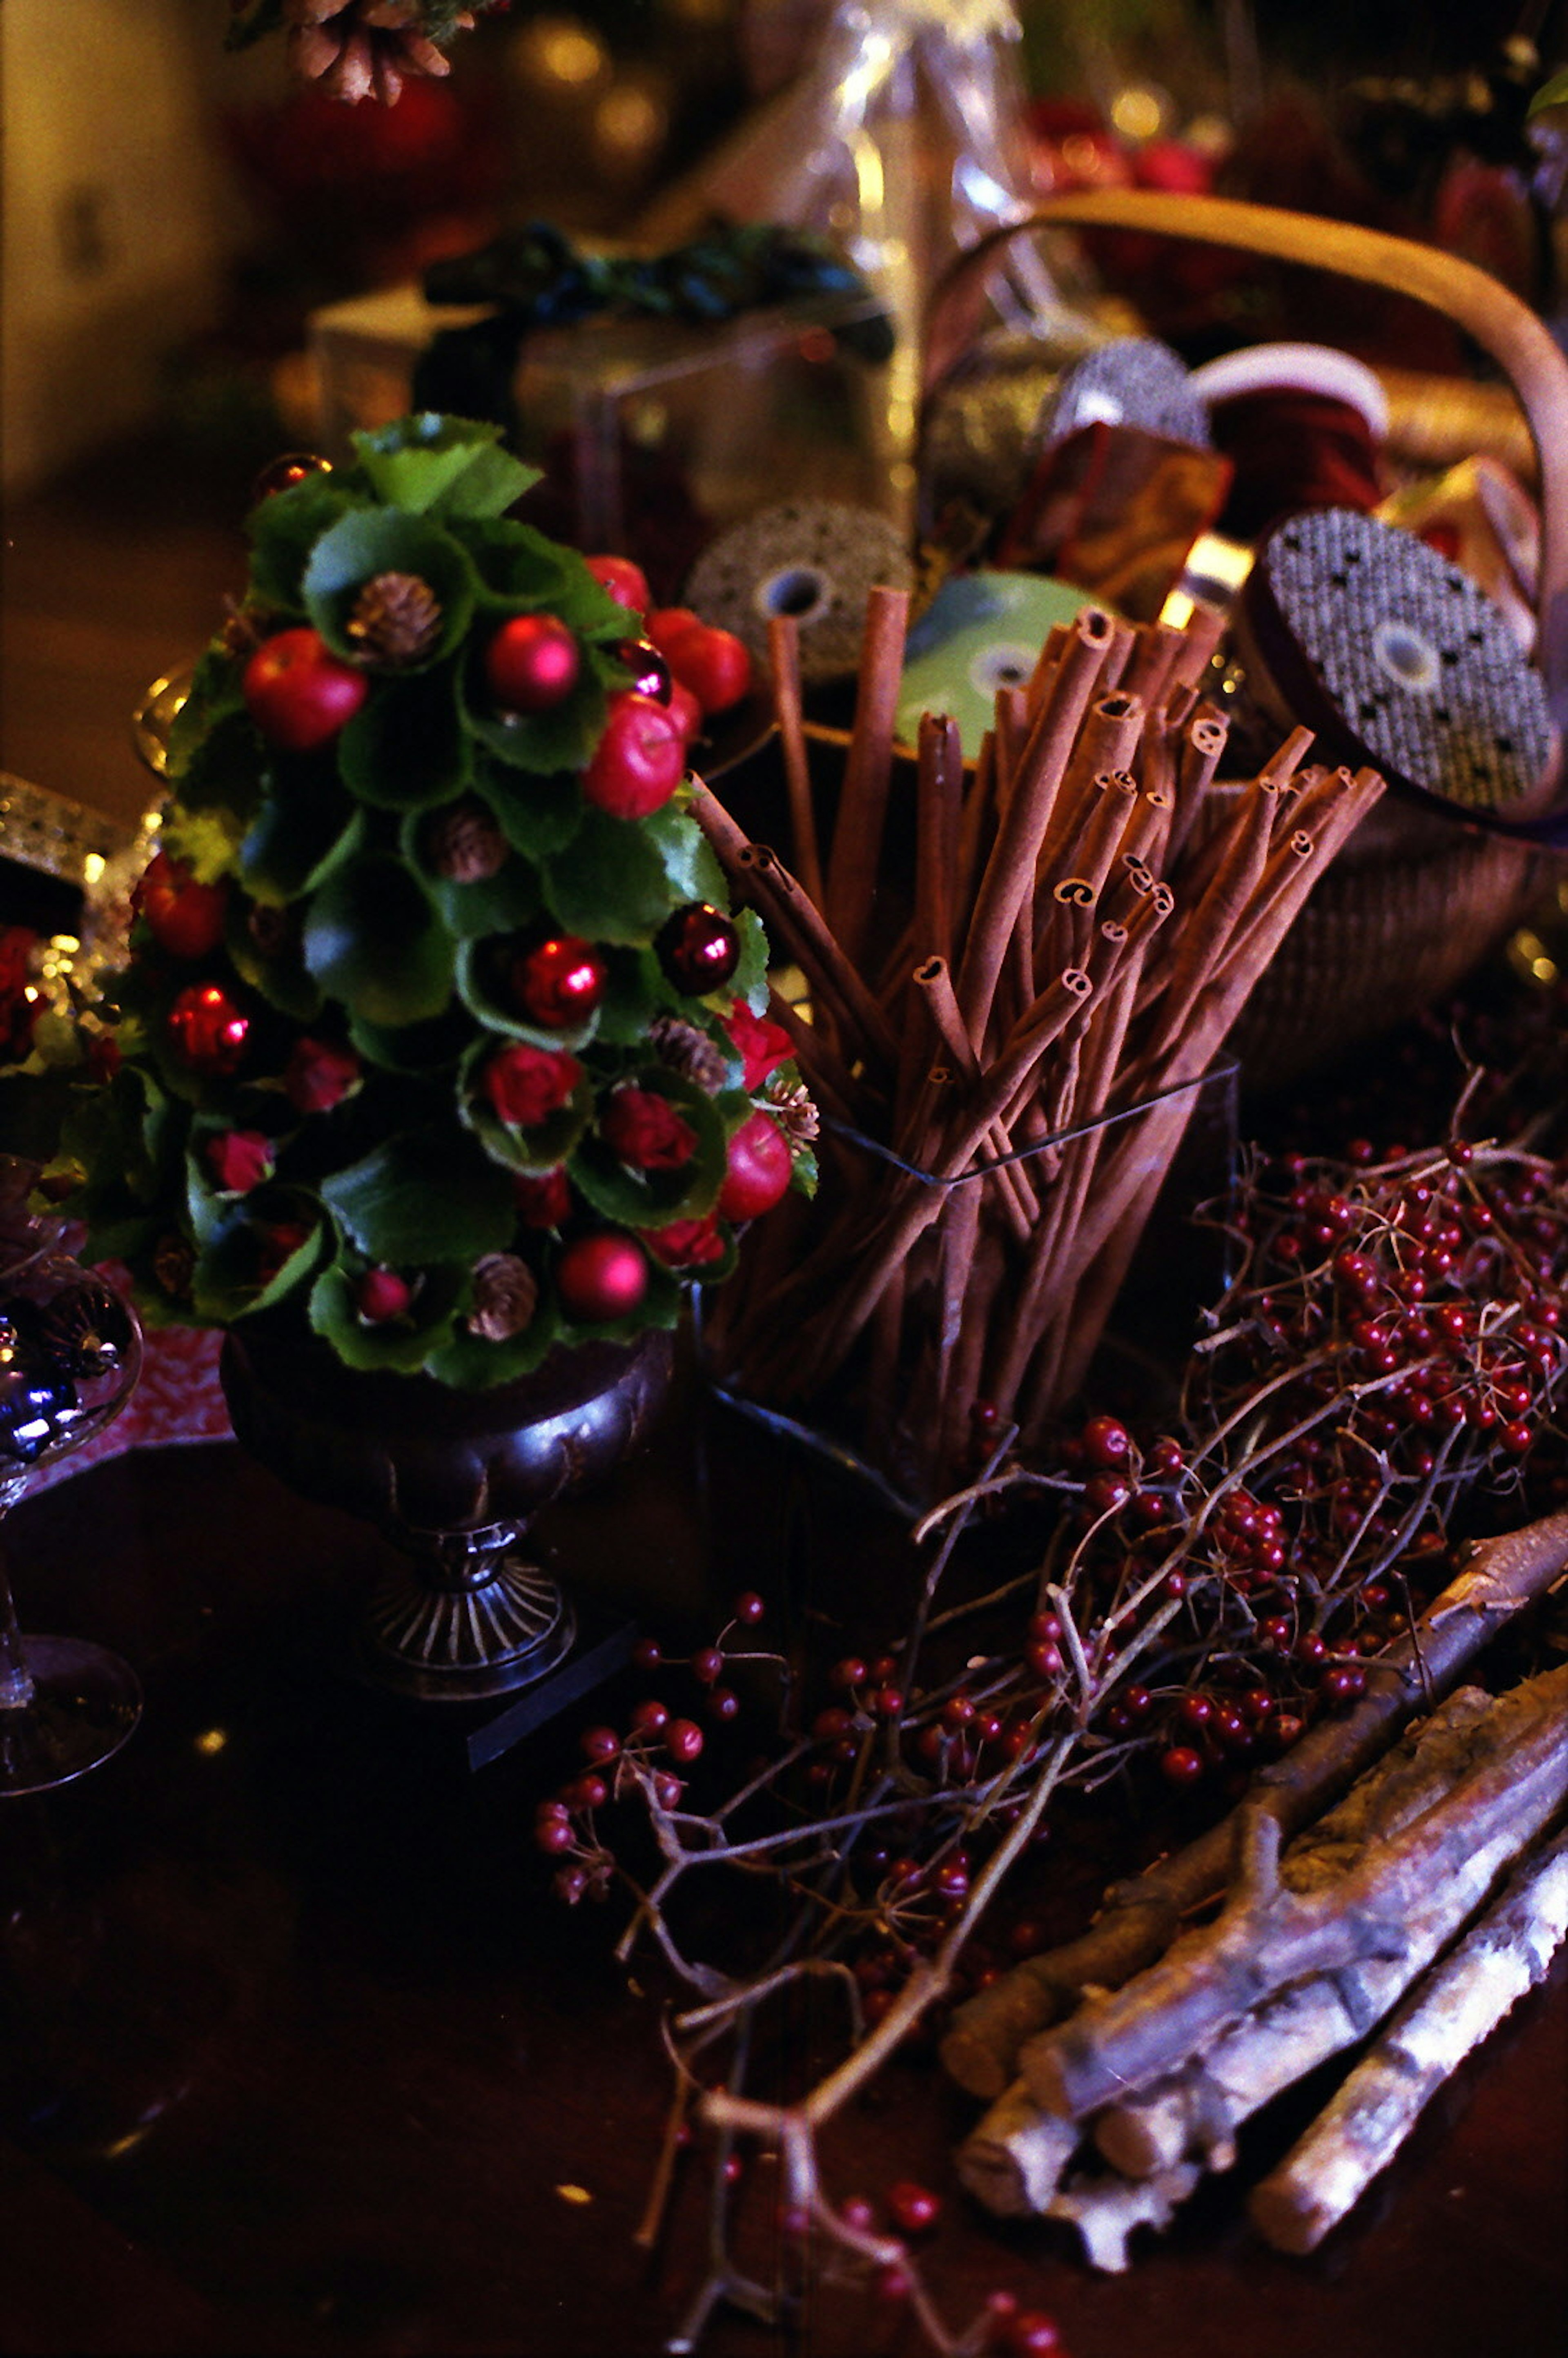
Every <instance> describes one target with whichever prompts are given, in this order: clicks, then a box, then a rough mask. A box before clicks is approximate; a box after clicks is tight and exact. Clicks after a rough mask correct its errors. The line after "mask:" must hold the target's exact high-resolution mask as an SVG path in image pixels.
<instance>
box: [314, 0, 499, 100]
mask: <svg viewBox="0 0 1568 2358" xmlns="http://www.w3.org/2000/svg"><path fill="white" fill-rule="evenodd" d="M285 16H286V20H287V24H288V27H289V32H288V60H289V64H290V67H291V68H292V70H293V71H294V72H295V73H296V74H297V76H298V77H299V79H300V80H301V81H313V82H315V83H317V84H318V85H319V88H320V89H321V90H323V91H324V92H326V93H327V95H328V96H329V97H330V98H338V99H341V100H343V101H344V102H345V103H346V104H348V105H350V106H354V105H357V104H358V103H359V102H360V101H361V100H362V99H365V98H377V99H379V100H380V101H381V103H382V104H383V105H384V106H395V105H396V103H397V102H398V100H399V98H400V97H401V96H402V94H403V85H404V83H405V82H406V81H408V80H410V79H411V78H417V77H419V76H421V75H424V76H427V77H430V78H434V79H438V78H439V77H440V76H442V75H443V74H448V73H450V71H451V65H450V62H449V59H447V58H446V56H445V55H444V54H443V53H442V51H441V50H440V49H438V47H437V45H436V43H435V42H434V41H432V40H431V39H429V38H428V37H427V34H426V33H425V32H424V30H423V25H424V21H425V11H424V9H423V8H422V6H421V5H420V0H286V5H285ZM472 23H473V16H472V13H471V11H470V10H468V9H466V8H465V9H460V10H459V11H458V12H457V13H456V15H455V16H453V17H452V19H451V24H452V27H453V29H454V30H456V29H458V28H459V27H467V26H470V25H471V24H472Z"/></svg>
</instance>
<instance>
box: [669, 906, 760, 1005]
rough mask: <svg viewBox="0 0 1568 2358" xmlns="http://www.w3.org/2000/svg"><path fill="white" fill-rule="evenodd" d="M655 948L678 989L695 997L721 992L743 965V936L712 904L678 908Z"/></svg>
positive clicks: (720, 910)
mask: <svg viewBox="0 0 1568 2358" xmlns="http://www.w3.org/2000/svg"><path fill="white" fill-rule="evenodd" d="M654 949H655V950H656V951H657V952H658V957H659V964H660V965H661V966H662V967H663V968H664V970H665V973H666V974H667V975H668V977H669V979H670V980H671V981H672V982H673V983H674V984H675V987H676V990H684V991H687V992H690V993H692V994H698V993H700V992H703V991H707V990H720V989H721V988H722V987H723V985H724V984H725V983H727V982H728V981H729V979H730V976H731V975H732V974H733V973H734V971H735V969H736V968H737V967H738V966H739V965H740V963H741V936H740V934H739V933H738V931H737V930H736V928H735V926H734V925H732V924H731V923H730V919H729V918H728V917H727V916H726V915H725V914H724V912H723V910H722V909H716V908H715V907H714V906H713V903H712V902H711V901H693V902H691V903H689V904H688V906H687V907H686V908H684V909H677V910H676V913H675V914H674V916H673V917H670V918H667V919H666V920H665V924H664V925H662V926H661V927H660V929H659V935H658V938H657V940H656V941H655V942H654Z"/></svg>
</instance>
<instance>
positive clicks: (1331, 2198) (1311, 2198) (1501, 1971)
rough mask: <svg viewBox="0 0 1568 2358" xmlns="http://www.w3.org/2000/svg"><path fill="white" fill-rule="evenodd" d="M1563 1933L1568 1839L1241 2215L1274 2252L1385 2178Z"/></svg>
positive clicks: (1542, 1857)
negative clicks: (1440, 2093)
mask: <svg viewBox="0 0 1568 2358" xmlns="http://www.w3.org/2000/svg"><path fill="white" fill-rule="evenodd" d="M1565 1934H1568V1833H1563V1834H1560V1835H1559V1836H1558V1837H1557V1840H1556V1841H1555V1842H1553V1843H1551V1844H1547V1845H1546V1847H1545V1848H1544V1849H1543V1850H1541V1851H1537V1852H1535V1853H1532V1854H1531V1855H1530V1857H1529V1858H1527V1859H1526V1860H1525V1861H1524V1862H1523V1864H1522V1865H1521V1866H1519V1868H1518V1869H1517V1870H1516V1872H1515V1874H1514V1876H1513V1877H1512V1879H1511V1880H1510V1882H1509V1886H1508V1887H1507V1889H1506V1890H1505V1892H1504V1893H1503V1896H1502V1898H1500V1899H1499V1900H1498V1903H1497V1905H1496V1906H1495V1907H1493V1908H1491V1909H1488V1910H1487V1913H1486V1915H1485V1916H1483V1918H1482V1919H1481V1920H1480V1922H1479V1923H1478V1924H1477V1925H1476V1928H1475V1930H1474V1931H1472V1932H1470V1933H1469V1934H1468V1935H1467V1936H1466V1938H1465V1940H1464V1941H1462V1942H1460V1944H1459V1946H1458V1947H1457V1948H1456V1949H1455V1950H1454V1952H1452V1953H1451V1955H1449V1956H1448V1957H1447V1958H1446V1959H1445V1960H1444V1963H1442V1964H1441V1965H1439V1966H1437V1967H1436V1968H1435V1969H1434V1970H1433V1972H1432V1973H1431V1974H1428V1975H1427V1978H1426V1979H1425V1981H1424V1982H1422V1984H1421V1985H1419V1987H1418V1988H1417V1989H1416V1991H1415V1992H1414V1994H1413V1996H1411V1998H1410V1999H1409V2000H1408V2001H1407V2003H1406V2004H1405V2005H1404V2006H1401V2007H1400V2010H1399V2012H1398V2013H1397V2014H1396V2015H1395V2016H1394V2017H1393V2019H1392V2021H1391V2022H1390V2025H1389V2027H1388V2028H1387V2030H1386V2031H1385V2032H1384V2033H1383V2035H1382V2036H1381V2038H1380V2039H1379V2040H1378V2042H1377V2044H1376V2046H1375V2047H1373V2049H1372V2050H1371V2051H1370V2053H1369V2054H1368V2055H1367V2056H1366V2057H1365V2058H1364V2059H1363V2061H1361V2062H1360V2063H1358V2064H1357V2067H1356V2069H1355V2070H1354V2071H1352V2072H1351V2073H1350V2075H1349V2077H1348V2078H1347V2079H1346V2082H1345V2083H1344V2085H1343V2086H1342V2087H1341V2089H1340V2090H1339V2093H1338V2094H1337V2095H1336V2096H1335V2097H1334V2099H1333V2100H1332V2102H1331V2103H1330V2104H1329V2105H1328V2106H1327V2108H1326V2110H1325V2112H1323V2113H1322V2114H1321V2115H1319V2117H1318V2119H1317V2120H1316V2121H1314V2124H1313V2125H1312V2127H1311V2128H1310V2129H1309V2130H1308V2131H1307V2133H1306V2135H1305V2136H1303V2137H1302V2138H1300V2139H1299V2140H1298V2141H1297V2143H1296V2144H1295V2145H1294V2146H1292V2148H1291V2151H1290V2152H1289V2153H1288V2154H1287V2155H1286V2157H1285V2158H1284V2160H1283V2161H1282V2162H1281V2163H1280V2165H1279V2167H1278V2168H1277V2169H1273V2170H1271V2172H1270V2173H1269V2175H1268V2177H1267V2178H1265V2179H1264V2180H1262V2182H1261V2184H1260V2185H1259V2186H1258V2187H1257V2188H1255V2189H1254V2190H1253V2193H1252V2196H1251V2199H1250V2201H1249V2204H1248V2209H1249V2212H1250V2214H1251V2216H1252V2219H1253V2221H1254V2222H1255V2223H1256V2224H1257V2225H1258V2227H1259V2228H1260V2229H1261V2231H1262V2233H1263V2234H1264V2236H1265V2237H1266V2238H1267V2240H1268V2241H1269V2242H1270V2243H1271V2244H1273V2245H1274V2246H1275V2248H1276V2249H1277V2250H1279V2251H1282V2252H1310V2251H1313V2250H1314V2249H1315V2248H1316V2246H1317V2245H1318V2244H1320V2243H1321V2242H1322V2241H1323V2238H1324V2237H1325V2235H1326V2234H1327V2233H1328V2231H1329V2229H1330V2228H1331V2227H1332V2226H1334V2225H1335V2223H1336V2222H1337V2221H1338V2220H1340V2219H1342V2218H1344V2216H1345V2214H1346V2212H1347V2211H1349V2210H1351V2209H1352V2208H1353V2206H1354V2205H1355V2204H1356V2203H1357V2201H1359V2200H1360V2198H1361V2196H1362V2194H1363V2193H1364V2192H1365V2191H1366V2190H1367V2188H1368V2186H1369V2185H1370V2184H1371V2182H1372V2180H1373V2179H1374V2178H1376V2177H1377V2176H1378V2174H1379V2171H1380V2170H1382V2169H1386V2168H1387V2167H1388V2165H1389V2163H1390V2161H1391V2160H1392V2159H1393V2158H1394V2155H1395V2154H1396V2153H1397V2152H1398V2150H1399V2148H1400V2146H1401V2145H1402V2144H1403V2143H1404V2140H1405V2138H1406V2137H1407V2136H1409V2135H1410V2133H1411V2129H1413V2128H1414V2126H1415V2124H1416V2121H1417V2119H1418V2118H1419V2117H1420V2115H1421V2113H1422V2110H1423V2109H1424V2107H1425V2106H1426V2104H1428V2103H1429V2102H1430V2101H1431V2099H1432V2097H1433V2095H1434V2094H1435V2093H1436V2092H1437V2090H1438V2089H1439V2088H1440V2087H1441V2086H1442V2085H1443V2082H1444V2081H1445V2080H1446V2079H1447V2078H1448V2077H1449V2076H1450V2074H1451V2073H1452V2072H1454V2071H1456V2070H1457V2069H1458V2066H1459V2065H1460V2064H1461V2063H1462V2062H1463V2061H1464V2060H1465V2056H1466V2055H1468V2054H1469V2053H1470V2052H1471V2051H1472V2050H1473V2049H1475V2048H1476V2047H1478V2046H1480V2044H1481V2042H1482V2041H1483V2039H1486V2038H1487V2037H1488V2036H1489V2035H1490V2033H1491V2032H1492V2031H1493V2030H1495V2029H1496V2028H1497V2026H1498V2023H1499V2022H1501V2020H1502V2019H1503V2017H1504V2016H1505V2015H1506V2014H1507V2013H1508V2012H1509V2009H1510V2007H1511V2006H1513V2005H1514V2004H1515V2002H1516V2001H1517V2000H1518V1999H1519V1998H1520V1997H1522V1996H1524V1994H1525V1992H1526V1991H1527V1990H1529V1989H1531V1988H1533V1987H1534V1986H1535V1985H1536V1984H1537V1983H1538V1982H1540V1981H1541V1980H1542V1979H1543V1978H1544V1976H1545V1974H1546V1971H1547V1968H1548V1966H1549V1965H1550V1964H1551V1962H1552V1955H1553V1953H1554V1952H1555V1951H1556V1949H1557V1948H1558V1946H1559V1944H1560V1943H1561V1942H1562V1941H1563V1937H1564V1935H1565ZM1036 2142H1037V2143H1039V2142H1040V2140H1038V2139H1037V2140H1036Z"/></svg>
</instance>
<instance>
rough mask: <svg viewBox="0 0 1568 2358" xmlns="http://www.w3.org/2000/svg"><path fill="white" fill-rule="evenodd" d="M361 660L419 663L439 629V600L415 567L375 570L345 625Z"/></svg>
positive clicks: (380, 665) (397, 666)
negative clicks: (406, 570)
mask: <svg viewBox="0 0 1568 2358" xmlns="http://www.w3.org/2000/svg"><path fill="white" fill-rule="evenodd" d="M344 627H345V629H346V630H347V633H348V635H349V637H350V638H351V639H352V640H353V642H354V644H356V646H357V647H358V648H359V650H360V653H361V654H362V655H363V657H364V659H365V661H366V663H369V664H373V665H375V666H376V668H377V669H378V670H380V671H402V670H406V669H407V667H408V666H409V665H413V664H416V663H422V662H423V661H424V659H425V657H426V656H427V654H429V653H430V650H431V648H432V647H433V646H434V645H435V644H436V642H437V640H438V638H439V637H440V635H441V601H440V600H439V599H438V597H437V595H436V593H435V591H434V590H432V589H431V587H430V585H429V583H428V582H427V581H423V580H421V579H420V578H419V576H418V574H417V573H377V574H375V575H373V577H372V579H370V580H369V581H367V582H366V583H365V585H364V587H363V589H362V590H361V591H360V593H359V596H358V597H357V598H356V599H355V600H354V603H353V609H352V611H351V613H350V615H349V619H348V622H347V623H346V624H345V625H344Z"/></svg>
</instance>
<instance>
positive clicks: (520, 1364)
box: [425, 1288, 560, 1391]
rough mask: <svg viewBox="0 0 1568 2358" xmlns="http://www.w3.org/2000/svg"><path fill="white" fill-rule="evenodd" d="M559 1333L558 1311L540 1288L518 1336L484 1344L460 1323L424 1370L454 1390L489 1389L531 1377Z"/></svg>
mask: <svg viewBox="0 0 1568 2358" xmlns="http://www.w3.org/2000/svg"><path fill="white" fill-rule="evenodd" d="M559 1336H560V1314H559V1312H558V1311H557V1306H556V1303H555V1302H554V1300H553V1299H552V1297H551V1295H550V1294H549V1293H548V1291H547V1290H546V1289H543V1288H541V1290H540V1294H539V1306H538V1308H537V1309H536V1310H535V1313H534V1315H533V1316H532V1318H530V1320H529V1321H528V1324H527V1325H526V1326H524V1329H523V1331H522V1333H521V1334H520V1335H511V1336H508V1337H507V1339H506V1340H505V1342H503V1343H487V1342H485V1340H484V1339H483V1337H482V1336H479V1335H470V1333H469V1332H468V1331H467V1329H466V1328H465V1327H463V1326H459V1327H457V1328H456V1329H455V1330H454V1332H453V1334H452V1336H451V1339H450V1340H449V1342H446V1343H443V1344H442V1345H441V1346H440V1347H439V1348H438V1349H437V1350H435V1351H432V1352H431V1354H430V1356H429V1357H428V1358H427V1360H426V1362H425V1371H426V1373H427V1375H431V1376H434V1377H435V1378H436V1380H437V1381H438V1383H443V1384H450V1385H451V1386H452V1388H453V1390H456V1391H484V1390H489V1389H490V1387H491V1386H492V1385H494V1384H507V1383H511V1382H512V1381H513V1379H514V1378H515V1377H517V1376H531V1375H532V1374H533V1372H534V1370H535V1368H537V1367H539V1366H541V1365H542V1364H543V1362H544V1360H545V1357H546V1354H547V1353H548V1352H549V1351H550V1349H551V1348H552V1347H553V1346H554V1345H555V1343H556V1342H557V1339H558V1338H559Z"/></svg>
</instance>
